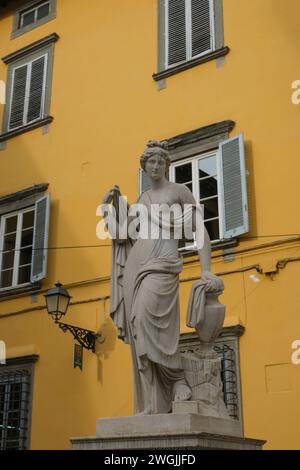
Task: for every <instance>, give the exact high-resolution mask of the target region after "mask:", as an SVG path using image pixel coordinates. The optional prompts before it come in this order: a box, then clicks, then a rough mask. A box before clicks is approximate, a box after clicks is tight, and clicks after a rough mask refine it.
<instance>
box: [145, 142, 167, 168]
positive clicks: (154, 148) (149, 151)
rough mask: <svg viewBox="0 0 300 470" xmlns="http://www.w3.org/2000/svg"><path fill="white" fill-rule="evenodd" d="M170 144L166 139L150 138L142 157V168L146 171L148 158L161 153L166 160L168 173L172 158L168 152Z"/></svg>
mask: <svg viewBox="0 0 300 470" xmlns="http://www.w3.org/2000/svg"><path fill="white" fill-rule="evenodd" d="M168 146H169V144H168V142H167V141H166V140H163V141H159V140H149V142H148V144H147V148H146V149H145V151H144V152H143V154H142V156H141V158H140V164H141V168H142V169H143V170H144V171H145V167H146V162H147V160H148V158H150V157H152V156H153V155H160V156H161V157H163V158H164V159H165V160H166V173H168V171H169V166H170V163H171V158H170V155H169V152H168Z"/></svg>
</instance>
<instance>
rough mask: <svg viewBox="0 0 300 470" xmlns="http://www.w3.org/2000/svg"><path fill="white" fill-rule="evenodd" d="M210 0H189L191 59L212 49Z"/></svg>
mask: <svg viewBox="0 0 300 470" xmlns="http://www.w3.org/2000/svg"><path fill="white" fill-rule="evenodd" d="M212 8H213V6H212V3H211V0H191V15H192V20H191V23H192V24H191V33H192V41H191V43H192V44H191V45H192V57H196V56H198V55H200V54H204V53H205V52H209V51H210V50H212V48H213V28H212V24H213V23H212V14H213V12H212Z"/></svg>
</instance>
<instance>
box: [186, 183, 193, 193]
mask: <svg viewBox="0 0 300 470" xmlns="http://www.w3.org/2000/svg"><path fill="white" fill-rule="evenodd" d="M185 186H186V187H187V188H189V190H190V191H191V192H193V183H187V184H186V185H185Z"/></svg>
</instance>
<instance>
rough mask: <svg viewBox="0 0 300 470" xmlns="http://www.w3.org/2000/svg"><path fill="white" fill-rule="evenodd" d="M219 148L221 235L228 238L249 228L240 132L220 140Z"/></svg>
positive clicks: (243, 155)
mask: <svg viewBox="0 0 300 470" xmlns="http://www.w3.org/2000/svg"><path fill="white" fill-rule="evenodd" d="M219 150H220V159H219V173H220V193H221V194H220V201H221V207H222V220H223V223H222V225H223V238H232V237H235V236H238V235H242V234H243V233H246V232H248V231H249V222H248V203H247V184H246V170H245V151H244V138H243V134H239V135H238V136H236V137H233V138H232V139H228V140H226V141H224V142H222V143H221V144H220V146H219Z"/></svg>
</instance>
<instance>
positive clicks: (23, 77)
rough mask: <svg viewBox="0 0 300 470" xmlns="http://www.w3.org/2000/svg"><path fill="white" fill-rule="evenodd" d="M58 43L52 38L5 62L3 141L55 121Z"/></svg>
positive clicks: (56, 37)
mask: <svg viewBox="0 0 300 470" xmlns="http://www.w3.org/2000/svg"><path fill="white" fill-rule="evenodd" d="M57 40H58V36H57V34H56V33H54V34H51V35H50V36H47V37H45V38H43V39H40V40H39V41H37V42H35V43H32V44H30V45H29V46H26V47H25V48H22V49H20V50H18V51H16V52H13V53H11V54H9V55H8V56H6V57H4V58H3V59H2V60H3V61H4V63H5V64H7V80H6V100H5V109H4V114H3V124H2V135H0V139H1V138H2V139H4V138H5V137H8V138H10V136H11V135H12V136H14V135H18V134H20V133H22V132H24V131H26V130H30V129H32V128H35V127H39V122H40V123H41V124H40V125H45V121H49V122H51V121H52V119H53V118H52V117H51V116H50V101H51V82H52V70H53V56H54V43H55V42H56V41H57ZM22 129H23V130H22Z"/></svg>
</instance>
